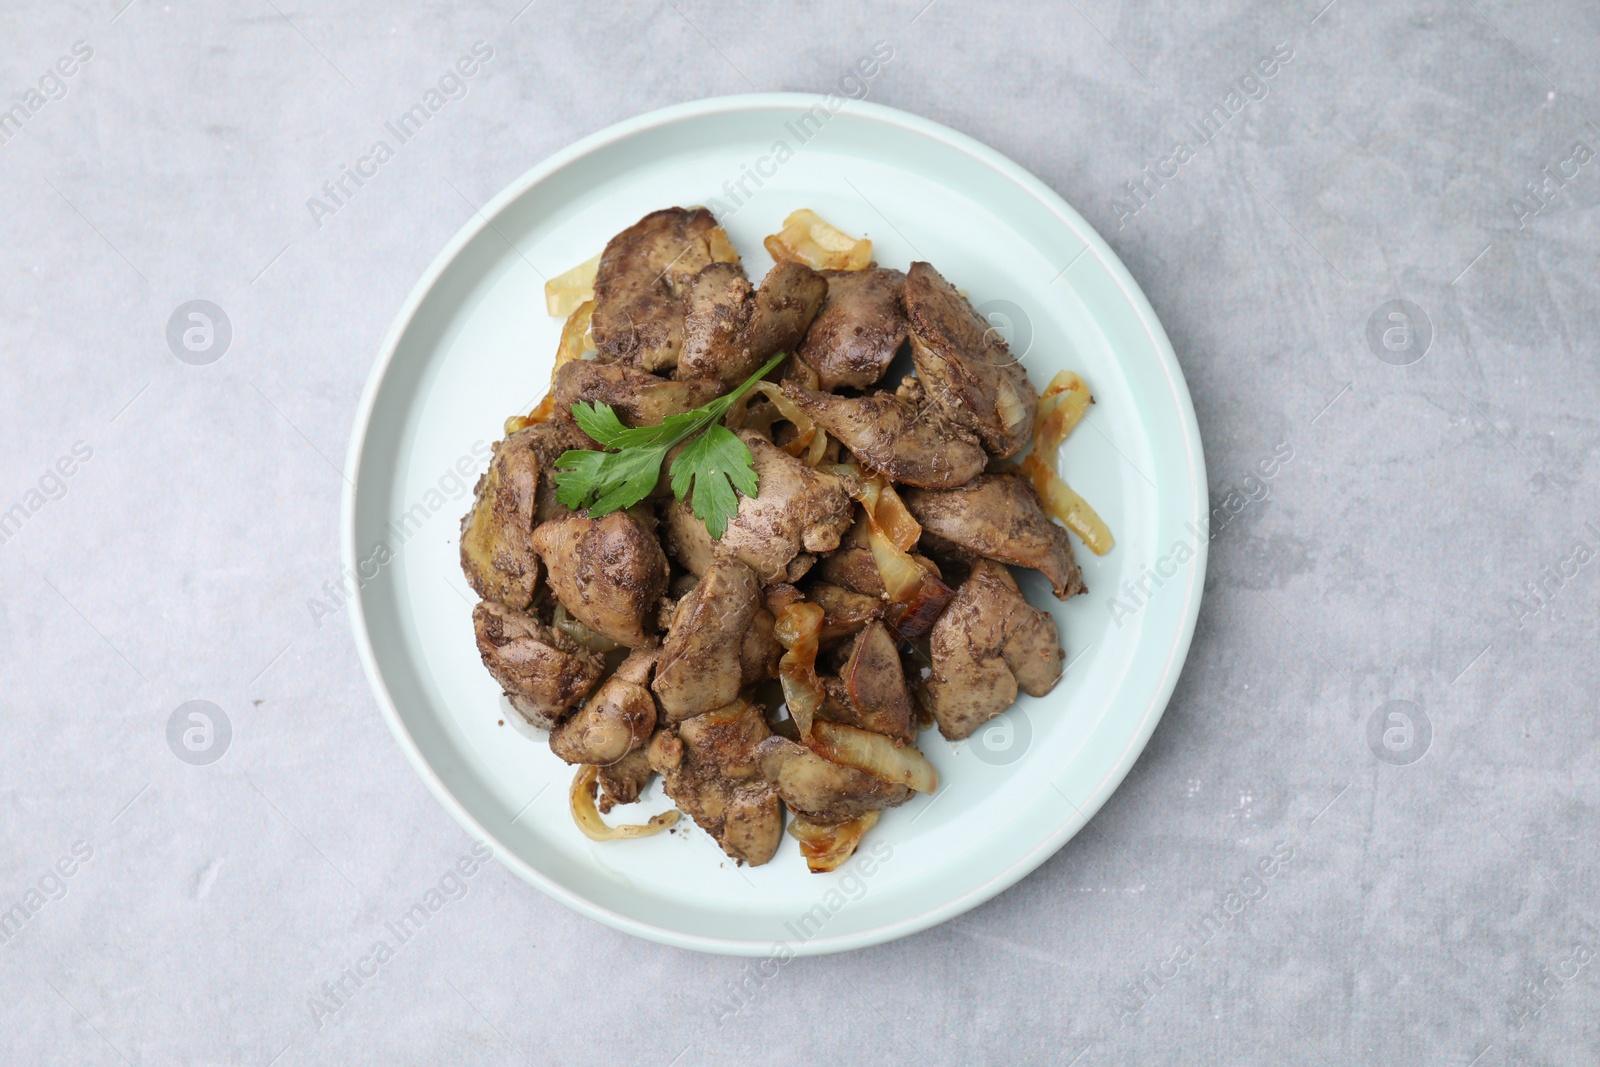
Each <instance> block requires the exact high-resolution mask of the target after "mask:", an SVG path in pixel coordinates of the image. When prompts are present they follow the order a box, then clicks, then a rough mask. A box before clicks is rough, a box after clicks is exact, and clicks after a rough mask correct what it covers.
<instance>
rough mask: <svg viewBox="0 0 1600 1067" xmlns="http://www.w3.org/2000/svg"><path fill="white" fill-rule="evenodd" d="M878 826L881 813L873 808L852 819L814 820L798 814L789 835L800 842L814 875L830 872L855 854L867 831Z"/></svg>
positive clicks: (793, 820) (802, 851) (808, 866)
mask: <svg viewBox="0 0 1600 1067" xmlns="http://www.w3.org/2000/svg"><path fill="white" fill-rule="evenodd" d="M876 825H878V812H875V811H869V812H867V813H866V814H864V815H858V816H857V817H856V818H854V819H851V820H850V821H849V822H841V823H820V822H812V821H811V820H810V819H808V818H806V817H805V816H804V815H796V816H795V817H794V818H793V819H792V820H790V822H789V836H790V837H792V838H794V839H795V840H796V841H798V842H800V855H802V856H804V857H805V858H806V867H807V869H809V870H810V871H811V873H812V874H826V873H827V872H829V871H833V870H837V869H838V868H839V865H840V864H842V863H844V861H845V860H847V859H849V858H850V857H851V855H853V854H854V853H855V850H856V846H857V845H859V844H860V843H861V838H862V836H863V835H864V834H866V832H867V831H868V830H870V829H872V828H873V827H874V826H876Z"/></svg>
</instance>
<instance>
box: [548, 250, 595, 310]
mask: <svg viewBox="0 0 1600 1067" xmlns="http://www.w3.org/2000/svg"><path fill="white" fill-rule="evenodd" d="M599 270H600V253H599V252H596V253H595V254H594V256H593V258H591V259H586V260H584V261H583V262H582V263H579V264H578V265H577V266H576V267H573V268H572V269H571V270H564V271H562V272H561V273H560V274H557V275H556V276H555V277H554V278H551V279H550V280H549V281H547V282H545V283H544V307H545V310H546V311H548V312H549V313H550V314H552V315H554V316H555V317H556V318H565V317H566V316H568V315H570V314H572V313H573V311H575V310H577V307H578V305H579V304H581V303H583V302H584V301H585V300H593V299H594V276H595V274H596V273H598V272H599Z"/></svg>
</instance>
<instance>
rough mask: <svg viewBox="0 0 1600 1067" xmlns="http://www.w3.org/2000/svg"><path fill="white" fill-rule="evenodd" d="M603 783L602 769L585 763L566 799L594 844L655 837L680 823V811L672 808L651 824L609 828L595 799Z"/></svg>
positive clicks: (576, 821) (574, 815) (579, 770)
mask: <svg viewBox="0 0 1600 1067" xmlns="http://www.w3.org/2000/svg"><path fill="white" fill-rule="evenodd" d="M599 781H600V768H599V767H596V766H594V765H592V764H588V763H586V764H584V765H583V766H581V767H579V768H578V773H577V774H575V775H574V776H573V778H572V789H571V790H570V791H569V792H568V794H567V799H568V800H569V802H570V803H571V806H572V821H573V822H575V823H577V824H578V829H580V830H582V831H583V836H585V837H587V838H588V839H589V840H591V841H627V840H630V839H632V838H635V837H653V836H655V835H656V834H659V833H660V832H661V831H663V830H665V829H666V828H667V827H669V826H671V825H672V824H673V823H675V822H677V821H678V809H677V808H671V809H669V810H667V811H663V812H662V813H661V814H659V815H652V816H651V817H650V821H649V822H647V823H642V824H632V825H626V826H607V825H606V823H605V820H604V819H602V818H600V810H599V809H598V808H596V807H595V804H594V799H595V793H596V791H597V786H598V783H599Z"/></svg>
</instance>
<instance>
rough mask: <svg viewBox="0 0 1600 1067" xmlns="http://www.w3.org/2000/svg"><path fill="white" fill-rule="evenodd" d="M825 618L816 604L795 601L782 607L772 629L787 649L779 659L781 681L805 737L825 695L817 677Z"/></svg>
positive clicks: (786, 699) (798, 726) (796, 723)
mask: <svg viewBox="0 0 1600 1067" xmlns="http://www.w3.org/2000/svg"><path fill="white" fill-rule="evenodd" d="M824 618H826V615H825V613H824V612H823V610H822V608H820V607H818V606H817V605H816V604H810V603H807V602H805V601H803V600H800V601H795V602H794V603H792V604H785V605H784V606H783V607H782V608H781V609H779V611H778V621H777V625H776V626H774V627H773V629H772V636H773V637H775V638H777V640H778V644H780V645H782V646H783V647H784V650H785V651H784V653H783V658H782V659H781V660H779V661H778V681H779V682H780V683H782V685H783V699H784V702H785V703H787V704H788V705H789V715H790V717H791V718H793V719H794V724H795V726H796V727H797V728H798V729H799V731H800V736H801V737H802V738H806V737H809V736H811V728H812V726H813V720H814V719H815V718H816V714H817V712H818V711H819V710H820V709H821V708H822V701H823V697H824V695H825V694H824V693H823V689H822V679H821V678H818V677H817V645H818V644H819V642H820V641H821V638H822V623H823V620H824Z"/></svg>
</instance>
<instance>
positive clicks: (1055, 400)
mask: <svg viewBox="0 0 1600 1067" xmlns="http://www.w3.org/2000/svg"><path fill="white" fill-rule="evenodd" d="M1092 403H1094V397H1092V396H1090V395H1089V387H1088V385H1086V384H1084V381H1083V379H1082V378H1080V377H1078V375H1076V374H1074V373H1073V372H1072V371H1069V370H1063V371H1057V372H1056V376H1055V377H1054V378H1051V379H1050V384H1049V385H1047V386H1045V387H1044V392H1042V393H1040V394H1039V415H1038V418H1037V419H1035V421H1034V424H1033V426H1034V429H1033V450H1034V451H1035V452H1042V453H1044V454H1045V455H1046V456H1051V457H1053V456H1054V455H1055V452H1056V449H1058V448H1060V447H1061V442H1063V441H1065V440H1066V439H1067V435H1068V434H1070V433H1071V432H1072V431H1073V429H1075V428H1076V427H1077V425H1078V423H1079V422H1081V421H1083V415H1084V412H1086V411H1088V410H1089V405H1090V404H1092Z"/></svg>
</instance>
